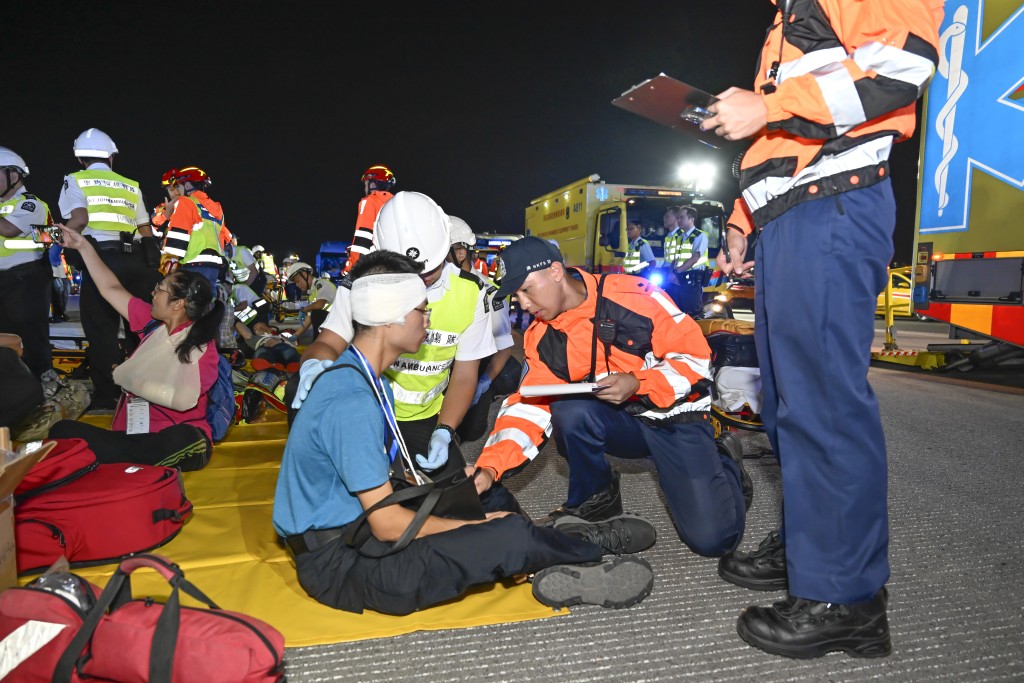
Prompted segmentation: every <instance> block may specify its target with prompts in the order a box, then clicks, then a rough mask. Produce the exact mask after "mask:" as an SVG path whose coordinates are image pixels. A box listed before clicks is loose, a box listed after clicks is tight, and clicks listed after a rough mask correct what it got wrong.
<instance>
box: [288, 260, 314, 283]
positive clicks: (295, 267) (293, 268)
mask: <svg viewBox="0 0 1024 683" xmlns="http://www.w3.org/2000/svg"><path fill="white" fill-rule="evenodd" d="M303 270H308V271H309V272H313V267H312V266H310V265H309V264H308V263H303V262H302V261H296V262H295V263H293V264H291V265H290V266H288V267H287V268H286V269H285V271H284V276H285V277H286V278H287V279H289V280H291V279H292V278H293V277H295V274H296V273H298V272H300V271H303Z"/></svg>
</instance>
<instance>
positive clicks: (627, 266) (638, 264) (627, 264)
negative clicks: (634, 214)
mask: <svg viewBox="0 0 1024 683" xmlns="http://www.w3.org/2000/svg"><path fill="white" fill-rule="evenodd" d="M626 237H628V238H629V249H628V250H627V251H626V258H624V259H623V260H622V269H623V270H625V271H626V274H627V275H639V276H640V277H647V273H649V272H650V269H651V268H652V267H653V266H656V265H657V260H656V259H655V258H654V250H653V249H651V245H650V244H649V243H648V242H647V240H645V239H644V238H643V237H642V236H641V235H640V223H638V222H637V221H629V223H628V224H627V225H626Z"/></svg>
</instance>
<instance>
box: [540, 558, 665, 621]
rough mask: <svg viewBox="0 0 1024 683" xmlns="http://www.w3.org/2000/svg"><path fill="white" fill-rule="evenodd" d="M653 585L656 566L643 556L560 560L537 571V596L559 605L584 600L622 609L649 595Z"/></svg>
mask: <svg viewBox="0 0 1024 683" xmlns="http://www.w3.org/2000/svg"><path fill="white" fill-rule="evenodd" d="M653 587H654V570H653V569H651V565H650V563H649V562H648V561H647V560H645V559H643V558H640V557H614V558H612V559H610V560H603V561H601V562H591V563H588V564H559V565H555V566H554V567H548V568H547V569H542V570H541V571H539V572H537V573H536V574H534V575H533V597H535V598H537V600H539V601H540V602H542V603H544V604H545V605H548V606H549V607H554V608H556V609H560V608H562V607H569V606H571V605H580V604H584V605H600V606H601V607H610V608H611V609H621V608H623V607H629V606H630V605H635V604H637V603H638V602H640V601H641V600H643V599H644V598H646V597H647V596H648V595H650V593H651V588H653Z"/></svg>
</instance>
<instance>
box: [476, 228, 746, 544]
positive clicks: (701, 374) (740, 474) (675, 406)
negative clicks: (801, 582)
mask: <svg viewBox="0 0 1024 683" xmlns="http://www.w3.org/2000/svg"><path fill="white" fill-rule="evenodd" d="M498 271H499V275H500V277H501V285H500V287H499V289H498V293H497V295H496V296H506V295H510V294H515V295H516V296H517V297H518V299H519V301H520V303H521V305H522V306H523V308H524V310H526V311H527V312H528V313H529V314H530V316H531V317H532V318H533V319H534V322H533V324H531V325H530V327H529V328H528V329H527V330H526V333H525V335H524V338H523V346H524V352H525V356H526V366H527V370H526V372H525V374H524V376H523V380H522V383H521V385H520V387H519V390H518V391H517V392H516V393H514V394H512V395H510V396H509V397H508V398H507V399H506V400H505V402H504V403H503V404H502V407H501V411H500V412H499V414H498V417H497V419H496V421H495V425H494V430H493V431H492V433H491V435H490V437H489V438H488V439H487V442H486V443H485V445H484V449H483V452H482V453H481V454H480V457H479V458H478V459H477V462H476V464H477V467H478V468H480V475H479V476H478V477H477V487H478V490H481V491H485V490H487V487H488V486H489V485H490V483H491V482H492V481H500V480H501V478H502V477H504V476H505V475H506V474H509V473H511V472H513V471H517V470H519V469H521V468H522V467H524V466H525V465H526V464H528V463H529V462H530V461H531V460H532V459H533V458H534V457H536V455H537V453H538V451H539V449H540V447H541V446H542V445H543V443H544V441H545V439H546V438H547V436H549V435H553V436H554V438H555V442H556V444H557V446H558V451H559V453H560V454H561V455H562V456H563V457H565V458H566V460H567V461H568V463H569V492H568V496H567V498H566V501H565V503H564V504H563V505H562V506H561V507H560V508H558V509H557V510H555V511H554V512H552V513H551V515H550V516H549V519H550V520H553V521H554V523H555V524H557V523H558V521H557V520H558V519H559V518H561V517H564V516H572V517H576V518H582V519H587V520H591V521H596V520H602V519H609V518H612V517H615V516H617V515H621V514H622V498H621V496H620V494H619V478H618V474H617V473H615V472H613V471H612V468H611V466H610V464H609V463H608V461H607V460H606V458H605V453H609V454H611V455H614V456H616V457H620V458H644V457H650V458H652V459H653V460H654V464H655V466H656V468H657V471H658V478H659V481H660V484H661V488H662V491H664V493H665V498H666V499H667V501H668V507H669V510H670V512H671V514H672V518H673V521H674V522H675V526H676V530H677V531H678V533H679V537H680V538H681V539H682V540H683V542H684V543H686V545H687V546H689V547H690V548H691V549H692V550H693V551H694V552H696V553H699V554H701V555H706V556H720V555H723V554H725V553H727V552H729V551H730V550H732V549H733V548H735V547H736V545H737V544H738V543H739V541H740V539H741V538H742V536H743V528H744V521H745V519H746V507H748V506H749V499H747V500H745V498H747V496H745V495H744V490H745V489H746V490H747V492H748V494H749V493H750V492H751V491H752V489H751V487H750V485H749V479H748V478H747V477H746V473H745V472H744V471H743V469H742V454H741V453H735V452H733V453H727V452H721V453H720V452H719V449H718V448H716V445H715V441H714V439H713V430H712V427H711V425H710V424H709V422H708V417H709V409H710V395H709V380H708V378H709V362H710V361H709V358H710V349H709V348H708V344H707V342H706V341H705V340H704V336H703V335H702V334H701V331H700V328H699V327H698V326H697V324H696V323H695V322H694V321H693V320H692V319H691V318H689V317H688V316H686V315H685V314H684V313H682V312H681V311H680V310H679V309H678V308H677V307H676V306H675V304H674V303H673V302H672V300H671V299H670V298H669V297H668V295H666V294H665V292H663V291H662V290H660V289H658V288H656V287H654V286H653V285H651V284H650V283H649V282H648V281H647V280H644V279H642V278H638V277H634V276H631V275H605V276H603V277H598V276H595V275H592V274H590V273H585V272H582V271H580V270H577V269H574V268H567V267H566V266H565V264H564V263H563V261H562V255H561V253H560V252H559V251H558V249H557V248H556V247H554V246H553V245H552V244H550V243H549V242H547V241H545V240H542V239H538V238H536V237H525V238H523V239H520V240H517V241H516V242H513V243H512V244H511V245H509V246H508V247H507V248H506V249H505V251H504V252H503V253H502V255H501V262H500V264H499V268H498ZM595 319H596V320H597V325H596V326H595V324H594V320H595ZM575 382H596V383H597V384H598V385H599V386H598V388H597V390H595V391H593V392H590V393H587V394H565V395H558V396H552V395H541V396H535V397H531V398H527V397H524V396H523V393H522V392H523V390H524V388H525V387H530V386H537V385H552V384H554V385H565V384H571V383H575ZM723 450H724V449H723Z"/></svg>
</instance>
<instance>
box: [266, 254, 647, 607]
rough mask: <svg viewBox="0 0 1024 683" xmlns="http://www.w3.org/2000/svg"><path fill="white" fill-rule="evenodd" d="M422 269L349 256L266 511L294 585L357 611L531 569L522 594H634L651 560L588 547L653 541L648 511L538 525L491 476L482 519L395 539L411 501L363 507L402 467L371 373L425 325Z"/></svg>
mask: <svg viewBox="0 0 1024 683" xmlns="http://www.w3.org/2000/svg"><path fill="white" fill-rule="evenodd" d="M421 269H422V265H421V264H420V263H417V262H416V261H414V260H413V259H411V258H409V257H407V256H404V255H401V254H397V253H395V252H390V251H376V252H371V253H369V254H367V255H365V256H363V257H362V258H361V259H360V260H359V263H357V264H356V265H355V267H354V268H353V270H352V273H351V275H352V290H351V306H352V322H353V325H354V328H355V337H354V338H353V339H352V343H351V344H350V345H348V346H347V348H346V349H345V351H344V352H343V353H342V354H341V355H340V356H339V357H338V359H337V360H336V361H335V362H334V363H333V364H332V365H331V367H329V368H328V369H326V370H324V371H323V372H322V373H321V374H320V375H319V376H318V377H317V380H316V382H315V383H314V385H313V386H312V387H311V389H310V392H309V395H308V397H307V398H306V400H305V401H304V402H303V403H302V406H301V409H300V410H299V411H298V413H297V415H296V416H295V422H294V423H293V425H292V428H291V430H290V432H289V435H288V442H287V444H286V445H285V452H284V458H283V461H282V463H281V472H280V475H279V476H278V480H277V491H276V494H275V496H274V513H273V522H274V527H275V529H276V530H277V532H278V533H279V534H280V535H281V536H283V537H284V540H285V543H286V544H287V545H288V547H289V548H290V549H291V551H292V553H293V554H294V556H295V565H296V569H297V571H298V579H299V584H300V585H301V586H302V587H303V589H304V590H305V591H306V592H307V593H308V594H309V595H310V596H311V597H313V598H314V599H315V600H317V601H318V602H321V603H323V604H325V605H328V606H330V607H335V608H337V609H342V610H346V611H349V612H357V613H360V612H362V611H363V609H372V610H375V611H377V612H383V613H386V614H408V613H410V612H413V611H416V610H418V609H422V608H424V607H429V606H431V605H434V604H437V603H439V602H443V601H445V600H451V599H453V598H457V597H459V596H461V595H462V594H463V593H465V592H466V590H467V589H468V588H469V587H471V586H474V585H478V584H484V583H491V582H494V581H498V580H500V579H503V578H507V577H512V576H517V575H522V574H531V573H534V572H536V573H535V574H534V577H533V592H534V595H535V596H536V597H537V599H538V600H540V601H541V602H543V603H544V604H547V605H551V606H553V607H560V606H564V605H571V604H576V603H580V602H585V603H588V604H600V605H604V606H607V607H627V606H629V605H632V604H635V603H637V602H639V601H640V600H642V599H643V598H644V597H646V596H647V594H648V593H649V592H650V590H651V587H652V585H653V582H654V574H653V572H652V571H651V567H650V565H649V564H648V563H647V562H646V561H645V560H643V559H640V558H633V557H626V556H622V557H615V558H612V559H610V560H605V561H601V557H602V555H604V554H605V553H633V552H637V551H639V550H643V549H645V548H647V547H649V546H650V545H651V544H653V543H654V541H655V532H654V528H653V527H652V526H650V524H648V523H646V522H644V521H643V520H640V519H637V518H631V519H621V520H615V521H610V522H601V523H597V524H588V523H586V522H584V521H583V520H576V522H575V523H571V524H564V525H562V526H560V527H559V528H555V529H550V528H544V527H539V526H536V525H534V524H533V523H532V522H531V521H530V520H529V519H527V518H526V517H525V516H523V515H520V514H516V513H515V512H514V511H515V510H518V509H519V506H518V503H517V502H516V500H515V498H514V497H513V496H512V494H511V493H509V492H508V491H507V490H505V489H504V487H501V486H496V487H494V488H493V489H492V490H490V491H489V492H488V494H487V495H485V496H482V497H481V501H480V502H481V503H482V507H483V512H484V513H485V515H486V516H485V518H484V519H481V520H477V521H464V520H457V519H448V518H444V517H438V516H435V515H429V516H428V517H426V521H425V522H424V523H423V525H422V527H420V528H419V529H418V531H417V532H416V534H415V537H414V538H413V539H412V540H411V541H409V542H408V545H404V547H403V545H402V544H400V543H399V544H396V545H397V547H395V546H394V545H392V542H394V541H397V540H399V539H401V538H402V537H403V535H404V534H405V531H406V529H407V528H409V527H410V524H411V523H412V520H413V517H414V515H415V513H414V511H413V510H410V509H407V508H405V507H403V506H401V505H384V506H382V507H379V508H377V509H376V510H372V511H371V509H372V508H373V507H374V505H375V504H377V503H379V502H381V501H383V500H384V499H385V498H386V497H387V496H388V495H390V494H391V493H392V491H393V488H392V484H391V478H392V477H394V476H396V475H398V474H399V473H401V474H407V473H409V472H411V471H412V469H413V464H412V460H411V458H410V455H409V451H408V449H407V448H406V447H405V441H404V439H403V438H402V433H401V431H400V430H399V428H398V425H397V422H396V419H395V396H394V392H393V390H392V385H391V384H390V383H389V382H386V381H384V379H383V372H384V371H385V370H387V369H388V367H390V365H391V364H392V363H393V362H394V361H395V360H396V359H397V358H398V356H399V355H400V354H401V353H413V352H415V351H416V350H418V349H419V347H420V344H421V343H422V342H423V340H424V338H425V336H426V334H427V322H428V320H429V318H430V314H429V311H428V309H427V287H426V285H425V284H424V282H423V280H421V279H420V277H419V273H420V271H421ZM466 470H467V472H466V474H467V475H469V474H472V472H473V470H472V469H470V468H466ZM468 493H469V494H470V496H472V495H474V493H473V491H472V489H470V491H469V492H468ZM367 513H368V514H367ZM363 519H365V520H366V521H367V522H368V524H369V528H370V531H371V532H372V535H371V536H369V537H368V538H367V539H366V540H365V541H363V542H361V543H357V542H354V540H353V538H349V537H348V536H349V534H350V533H352V531H353V527H359V526H360V522H361V521H362V520H363ZM412 528H413V529H415V528H416V527H412ZM410 533H411V532H410Z"/></svg>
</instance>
